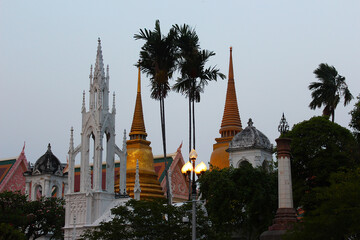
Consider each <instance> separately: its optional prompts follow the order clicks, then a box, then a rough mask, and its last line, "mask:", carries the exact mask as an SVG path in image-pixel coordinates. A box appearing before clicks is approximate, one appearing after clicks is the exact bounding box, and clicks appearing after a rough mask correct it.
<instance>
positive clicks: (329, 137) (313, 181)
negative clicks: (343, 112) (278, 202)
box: [286, 117, 359, 211]
mask: <svg viewBox="0 0 360 240" xmlns="http://www.w3.org/2000/svg"><path fill="white" fill-rule="evenodd" d="M286 137H289V138H291V139H292V141H291V155H292V157H291V168H292V182H293V193H294V205H295V206H296V207H299V206H302V207H303V208H304V210H305V211H309V210H311V209H316V208H317V207H318V205H319V202H318V201H317V198H316V197H315V196H314V192H313V191H312V190H313V189H314V188H317V187H324V186H328V185H329V184H330V182H329V179H330V175H331V173H334V172H337V171H339V170H340V169H342V168H353V167H354V166H356V165H358V164H359V159H358V149H357V148H356V141H355V138H354V137H353V135H352V134H351V132H350V131H349V130H348V129H346V128H344V127H341V126H340V125H338V124H336V123H332V122H331V121H329V120H328V119H326V118H325V117H313V118H311V119H310V120H307V121H303V122H301V123H298V124H296V125H294V127H293V128H292V130H291V131H289V132H288V133H286Z"/></svg>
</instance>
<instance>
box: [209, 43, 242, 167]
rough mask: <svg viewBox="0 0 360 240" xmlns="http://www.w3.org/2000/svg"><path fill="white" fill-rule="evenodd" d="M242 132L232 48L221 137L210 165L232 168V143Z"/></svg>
mask: <svg viewBox="0 0 360 240" xmlns="http://www.w3.org/2000/svg"><path fill="white" fill-rule="evenodd" d="M241 130H242V125H241V120H240V114H239V108H238V104H237V99H236V91H235V81H234V70H233V61H232V47H230V62H229V76H228V85H227V92H226V100H225V107H224V114H223V118H222V122H221V127H220V131H219V132H220V135H221V136H220V137H219V138H215V141H216V143H215V144H214V145H213V152H212V154H211V157H210V164H211V165H212V166H213V167H215V168H220V169H222V168H226V167H229V166H230V163H229V153H228V152H227V151H226V150H227V149H228V148H229V144H230V141H231V140H232V139H233V137H234V136H235V135H236V134H237V133H238V132H240V131H241Z"/></svg>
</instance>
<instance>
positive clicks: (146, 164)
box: [126, 68, 164, 200]
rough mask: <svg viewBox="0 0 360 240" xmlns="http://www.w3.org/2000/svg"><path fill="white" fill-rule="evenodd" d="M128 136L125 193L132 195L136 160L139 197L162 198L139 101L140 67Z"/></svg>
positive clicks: (162, 194)
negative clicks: (137, 164)
mask: <svg viewBox="0 0 360 240" xmlns="http://www.w3.org/2000/svg"><path fill="white" fill-rule="evenodd" d="M129 136H130V140H128V141H126V144H127V154H128V155H127V167H126V191H127V193H128V194H129V196H130V197H134V185H135V172H136V160H138V161H139V176H140V188H141V193H140V199H141V200H143V199H150V198H163V197H164V193H163V191H162V188H161V186H160V183H159V181H158V179H157V175H156V173H155V169H154V158H153V154H152V149H151V147H150V143H151V142H150V141H147V140H146V136H147V133H146V130H145V123H144V116H143V109H142V102H141V80H140V68H139V75H138V88H137V96H136V103H135V111H134V117H133V122H132V126H131V131H130V133H129Z"/></svg>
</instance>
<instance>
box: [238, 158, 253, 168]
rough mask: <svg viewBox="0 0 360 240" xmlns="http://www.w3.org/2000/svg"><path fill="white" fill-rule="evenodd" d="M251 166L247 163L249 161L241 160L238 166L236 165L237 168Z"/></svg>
mask: <svg viewBox="0 0 360 240" xmlns="http://www.w3.org/2000/svg"><path fill="white" fill-rule="evenodd" d="M249 165H250V166H251V164H250V163H249V161H248V160H247V159H241V160H240V162H239V164H238V168H240V167H243V166H249Z"/></svg>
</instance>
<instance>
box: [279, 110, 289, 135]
mask: <svg viewBox="0 0 360 240" xmlns="http://www.w3.org/2000/svg"><path fill="white" fill-rule="evenodd" d="M278 130H279V132H280V134H284V133H287V132H288V131H289V124H288V123H287V121H286V118H285V115H284V113H283V115H282V117H281V120H280V124H279V127H278Z"/></svg>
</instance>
